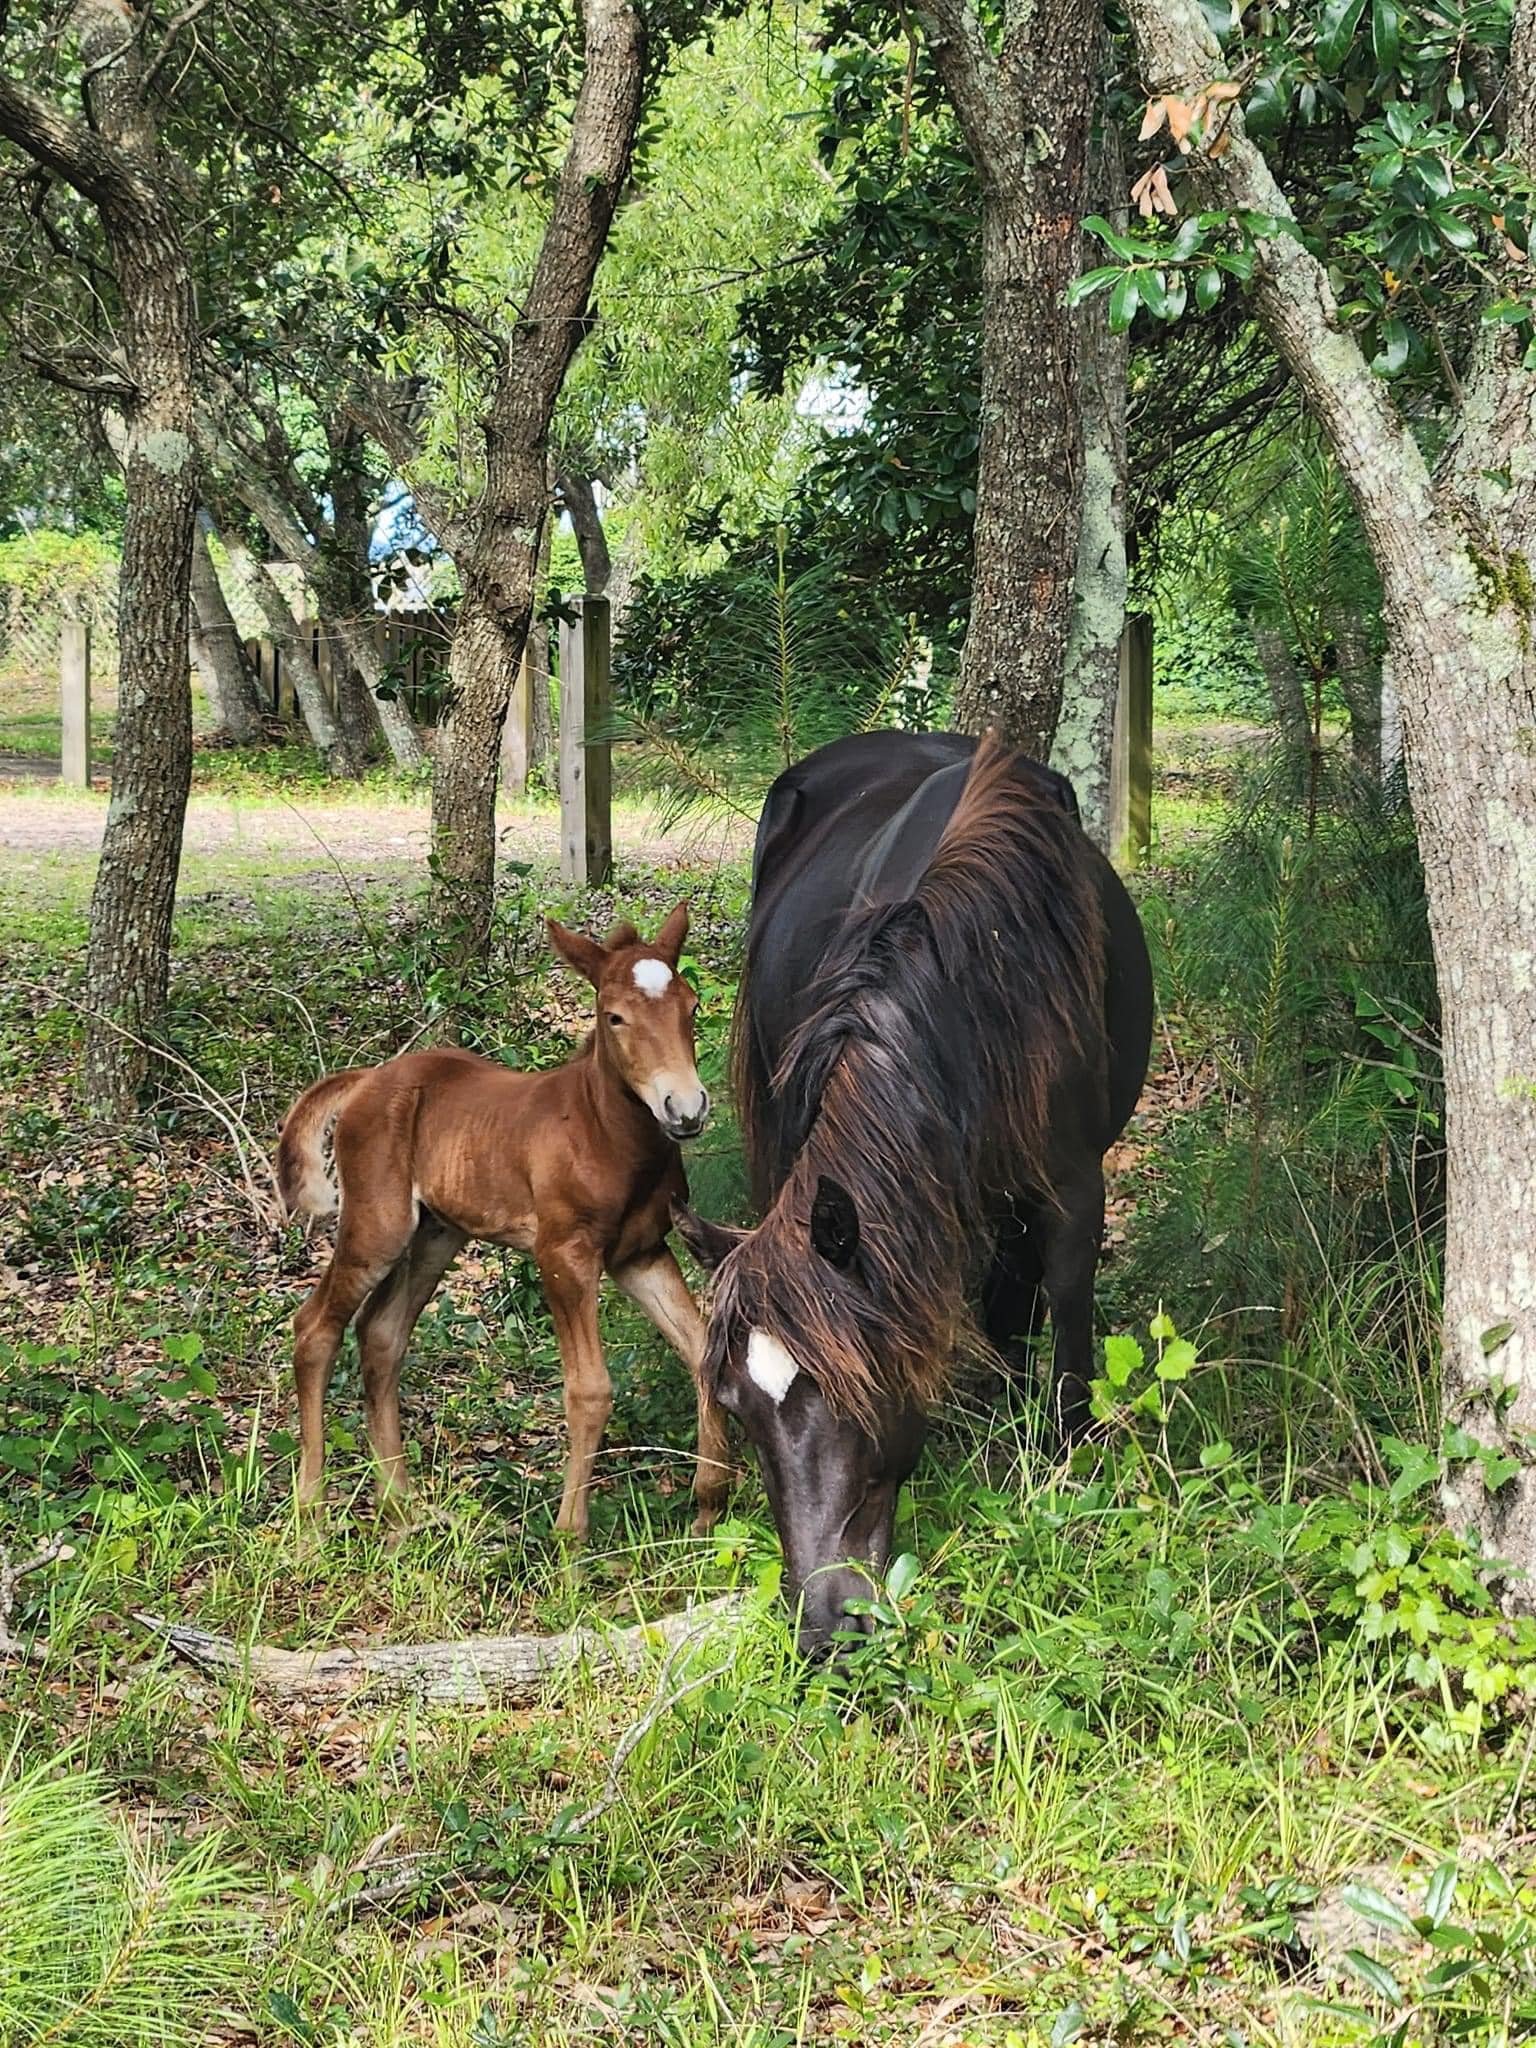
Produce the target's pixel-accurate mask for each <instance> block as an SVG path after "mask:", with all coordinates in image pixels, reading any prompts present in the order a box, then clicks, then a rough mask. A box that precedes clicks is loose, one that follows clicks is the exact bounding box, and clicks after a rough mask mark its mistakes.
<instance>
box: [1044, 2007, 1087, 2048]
mask: <svg viewBox="0 0 1536 2048" xmlns="http://www.w3.org/2000/svg"><path fill="white" fill-rule="evenodd" d="M1087 2025H1088V2016H1087V2014H1086V2013H1085V2012H1084V2011H1083V2008H1082V2007H1081V2006H1080V2005H1079V2004H1078V2003H1077V2002H1076V2000H1074V2001H1073V2003H1072V2004H1071V2005H1069V2006H1068V2007H1067V2008H1066V2010H1065V2011H1064V2012H1059V2013H1057V2015H1056V2017H1055V2019H1054V2020H1053V2021H1052V2022H1051V2048H1068V2043H1069V2042H1072V2041H1075V2040H1076V2039H1077V2038H1078V2036H1079V2035H1080V2034H1081V2033H1082V2032H1083V2030H1084V2028H1086V2026H1087Z"/></svg>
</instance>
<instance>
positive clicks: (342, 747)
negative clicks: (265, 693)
mask: <svg viewBox="0 0 1536 2048" xmlns="http://www.w3.org/2000/svg"><path fill="white" fill-rule="evenodd" d="M225 545H226V547H227V548H228V550H229V569H230V574H231V575H232V576H233V577H234V578H235V581H236V582H237V583H238V584H239V585H240V588H241V590H242V591H243V592H244V593H245V595H246V597H247V598H248V599H249V600H250V602H251V603H252V604H253V605H254V606H255V607H256V609H257V610H258V611H259V612H260V613H261V616H262V618H263V620H264V621H265V623H266V628H267V635H268V638H269V639H270V640H271V642H272V644H273V646H274V647H275V648H276V649H277V651H278V653H279V654H280V655H281V656H282V658H283V666H284V667H285V668H286V669H287V671H288V673H289V675H290V676H291V678H292V681H293V693H294V695H295V696H296V697H297V698H298V700H299V712H300V715H301V717H302V718H303V720H304V726H305V730H306V731H307V732H308V734H309V736H310V738H311V740H313V742H314V745H315V752H316V753H317V754H318V755H319V756H320V758H321V760H322V761H323V762H324V763H325V768H326V773H327V774H328V775H335V776H352V777H356V776H357V775H359V774H361V772H362V763H361V762H360V761H359V760H358V758H357V756H356V755H355V754H353V753H352V751H351V749H350V748H349V747H348V745H347V741H346V736H345V735H344V734H343V732H342V730H341V726H340V725H339V723H338V722H337V719H336V715H335V713H334V712H333V711H332V710H331V706H330V700H329V698H328V697H327V696H326V693H325V684H324V683H323V682H322V681H321V679H320V671H319V669H318V668H316V666H315V663H314V658H313V656H312V654H311V653H310V646H309V635H308V634H307V633H304V632H302V631H301V630H300V627H299V622H298V620H297V619H295V617H294V616H293V611H292V608H291V606H290V605H289V603H288V600H287V598H285V597H284V596H283V593H282V591H281V590H279V588H278V587H277V584H276V582H275V580H274V579H273V576H272V572H271V571H270V570H269V569H268V567H267V565H266V563H265V562H258V561H257V559H256V557H255V555H254V554H253V553H252V552H251V550H250V548H249V547H248V546H247V545H246V543H245V542H244V541H243V540H240V539H238V538H237V537H234V535H233V534H231V538H230V539H229V540H228V541H227V542H226V543H225Z"/></svg>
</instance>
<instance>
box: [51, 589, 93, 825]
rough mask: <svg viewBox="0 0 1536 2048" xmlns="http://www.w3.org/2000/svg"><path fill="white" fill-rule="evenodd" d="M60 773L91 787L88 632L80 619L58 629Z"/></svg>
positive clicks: (89, 653)
mask: <svg viewBox="0 0 1536 2048" xmlns="http://www.w3.org/2000/svg"><path fill="white" fill-rule="evenodd" d="M59 741H60V744H59V753H60V757H61V758H60V764H59V773H60V775H61V777H62V779H63V780H64V781H65V782H73V783H75V784H77V785H78V786H79V787H80V788H81V789H89V788H90V786H91V629H90V627H89V626H88V625H86V624H84V623H83V622H82V621H81V620H79V619H65V620H63V621H62V622H61V624H60V627H59Z"/></svg>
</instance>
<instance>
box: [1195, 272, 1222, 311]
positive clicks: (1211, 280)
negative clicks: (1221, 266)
mask: <svg viewBox="0 0 1536 2048" xmlns="http://www.w3.org/2000/svg"><path fill="white" fill-rule="evenodd" d="M1220 297H1221V272H1220V271H1219V270H1218V269H1217V268H1216V266H1215V264H1213V263H1208V264H1207V265H1206V267H1205V268H1204V270H1202V271H1201V272H1200V275H1199V276H1198V277H1197V278H1196V279H1195V304H1196V305H1197V306H1198V307H1199V308H1200V310H1201V312H1202V313H1209V311H1210V310H1211V308H1212V306H1214V305H1215V303H1216V301H1217V300H1218V299H1219V298H1220Z"/></svg>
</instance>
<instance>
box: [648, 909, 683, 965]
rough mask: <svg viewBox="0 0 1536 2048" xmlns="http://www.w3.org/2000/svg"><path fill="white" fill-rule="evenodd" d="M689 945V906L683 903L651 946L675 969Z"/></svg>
mask: <svg viewBox="0 0 1536 2048" xmlns="http://www.w3.org/2000/svg"><path fill="white" fill-rule="evenodd" d="M687 943H688V905H687V903H686V902H682V903H679V905H678V906H677V908H676V910H674V911H673V913H672V915H671V916H670V917H669V918H668V919H667V921H666V923H665V924H664V925H663V926H662V928H661V930H660V931H659V932H658V933H657V934H656V936H655V938H654V939H653V940H652V941H651V945H652V948H653V950H654V951H656V952H658V953H659V954H660V955H661V957H662V959H663V960H669V961H670V962H671V963H672V965H673V966H674V967H675V966H676V965H677V963H678V960H679V958H680V957H681V955H682V950H683V948H684V946H685V945H686V944H687Z"/></svg>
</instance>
